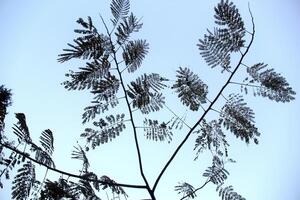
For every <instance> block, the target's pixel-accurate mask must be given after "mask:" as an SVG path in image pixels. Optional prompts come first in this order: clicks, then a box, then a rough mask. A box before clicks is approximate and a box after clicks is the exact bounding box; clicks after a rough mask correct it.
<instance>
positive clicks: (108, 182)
mask: <svg viewBox="0 0 300 200" xmlns="http://www.w3.org/2000/svg"><path fill="white" fill-rule="evenodd" d="M100 180H101V181H103V183H101V186H102V190H105V189H107V188H110V189H111V191H112V193H115V194H121V195H124V196H125V197H128V195H127V194H126V192H125V191H124V189H123V188H122V187H120V186H116V185H115V184H114V183H116V182H115V181H114V180H112V179H111V178H109V177H108V176H101V178H100Z"/></svg>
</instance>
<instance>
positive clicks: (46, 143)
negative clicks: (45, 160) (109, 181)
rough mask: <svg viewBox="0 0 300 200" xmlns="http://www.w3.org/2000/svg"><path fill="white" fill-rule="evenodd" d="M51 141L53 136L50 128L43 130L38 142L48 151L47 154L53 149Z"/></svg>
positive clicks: (50, 153)
mask: <svg viewBox="0 0 300 200" xmlns="http://www.w3.org/2000/svg"><path fill="white" fill-rule="evenodd" d="M53 142H54V137H53V133H52V131H51V130H50V129H46V130H44V131H43V132H42V135H41V136H40V143H41V144H42V146H43V147H44V149H45V151H46V152H47V153H49V155H52V153H53V151H54V146H53Z"/></svg>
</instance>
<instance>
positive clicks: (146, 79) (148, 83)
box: [127, 73, 167, 114]
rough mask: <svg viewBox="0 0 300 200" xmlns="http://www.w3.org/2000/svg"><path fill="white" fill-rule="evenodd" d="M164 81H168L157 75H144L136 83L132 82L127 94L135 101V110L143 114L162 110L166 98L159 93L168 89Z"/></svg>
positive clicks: (133, 103)
mask: <svg viewBox="0 0 300 200" xmlns="http://www.w3.org/2000/svg"><path fill="white" fill-rule="evenodd" d="M163 81H167V79H166V78H163V77H161V76H160V75H159V74H155V73H152V74H149V75H147V74H144V75H142V76H141V77H138V78H137V79H136V81H135V82H134V81H132V82H131V83H130V85H128V88H129V90H127V94H128V96H129V97H130V98H131V99H132V100H133V102H132V105H133V108H135V107H137V108H139V109H140V110H141V112H142V113H143V114H148V113H149V112H154V111H158V110H159V109H160V108H162V106H163V104H164V97H163V96H162V94H161V93H158V92H159V90H161V89H163V88H164V87H166V85H165V84H164V83H163Z"/></svg>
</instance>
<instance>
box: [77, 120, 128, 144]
mask: <svg viewBox="0 0 300 200" xmlns="http://www.w3.org/2000/svg"><path fill="white" fill-rule="evenodd" d="M124 117H125V115H124V114H121V115H120V114H117V115H116V116H113V115H109V116H106V117H105V118H100V120H99V121H98V122H94V125H95V126H96V127H98V128H99V130H94V129H92V128H86V129H85V131H84V133H82V134H81V135H80V136H81V137H84V138H86V141H87V143H89V144H90V145H91V147H92V149H95V147H96V146H99V145H100V144H105V143H108V142H109V141H112V140H113V139H114V138H116V137H117V136H119V135H120V133H121V132H122V131H123V130H124V129H125V124H124V122H123V121H124Z"/></svg>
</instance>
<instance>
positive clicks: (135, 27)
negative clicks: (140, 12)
mask: <svg viewBox="0 0 300 200" xmlns="http://www.w3.org/2000/svg"><path fill="white" fill-rule="evenodd" d="M142 26H143V24H142V23H140V22H139V20H138V19H137V18H136V17H135V16H134V15H133V13H131V14H130V16H129V17H127V18H124V19H123V21H122V22H121V23H120V24H119V25H118V27H117V31H116V33H115V34H116V36H117V43H118V44H119V45H122V44H124V43H125V42H127V40H128V39H129V37H130V35H131V33H133V32H138V31H139V30H140V29H141V28H142Z"/></svg>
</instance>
